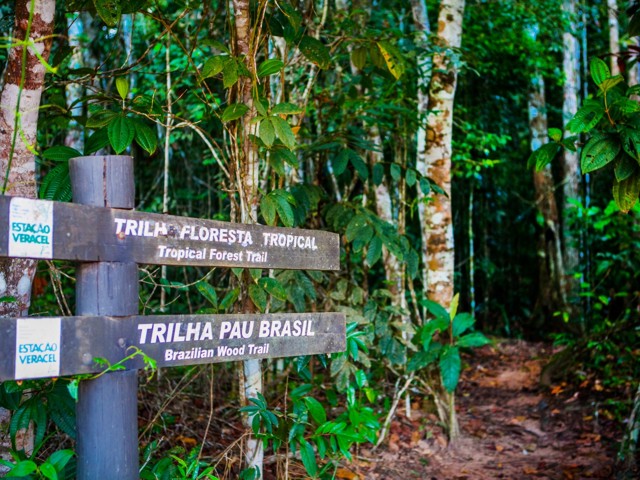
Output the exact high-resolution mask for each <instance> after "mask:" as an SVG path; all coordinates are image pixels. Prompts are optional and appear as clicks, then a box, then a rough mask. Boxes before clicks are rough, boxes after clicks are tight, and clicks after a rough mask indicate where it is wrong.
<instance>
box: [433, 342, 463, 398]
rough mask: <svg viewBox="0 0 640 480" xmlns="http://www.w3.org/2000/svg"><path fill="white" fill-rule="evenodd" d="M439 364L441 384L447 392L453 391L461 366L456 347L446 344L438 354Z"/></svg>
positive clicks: (458, 378) (458, 351)
mask: <svg viewBox="0 0 640 480" xmlns="http://www.w3.org/2000/svg"><path fill="white" fill-rule="evenodd" d="M439 364H440V375H441V376H442V385H443V386H444V388H445V389H446V390H447V391H448V392H450V393H453V392H454V391H455V389H456V387H457V386H458V381H459V380H460V369H461V368H462V362H461V360H460V350H458V347H451V346H449V345H446V346H445V347H444V350H443V352H442V355H441V356H440V362H439Z"/></svg>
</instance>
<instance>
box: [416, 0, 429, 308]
mask: <svg viewBox="0 0 640 480" xmlns="http://www.w3.org/2000/svg"><path fill="white" fill-rule="evenodd" d="M411 12H412V14H413V25H414V28H415V29H416V44H417V45H419V46H421V47H423V48H421V49H419V50H418V56H417V58H416V62H417V64H418V78H417V92H418V98H417V101H418V122H419V124H418V131H417V132H416V155H417V157H416V170H418V172H420V173H422V174H424V173H425V172H426V171H427V167H426V165H425V159H426V156H427V130H426V128H425V124H426V120H427V112H428V111H429V81H430V79H431V72H432V66H433V59H432V56H431V55H429V54H428V52H427V50H426V48H424V47H426V44H427V42H428V40H429V38H428V37H429V34H430V33H431V31H430V27H429V17H428V15H427V3H426V1H425V0H411ZM426 206H427V198H426V196H425V195H424V193H422V190H421V189H420V188H418V218H419V219H420V226H421V233H422V239H423V241H422V252H421V256H422V264H423V265H425V266H426V265H428V263H429V262H428V260H427V258H428V252H427V242H426V239H427V238H428V237H429V230H428V227H427V219H426V216H427V214H426ZM427 277H428V275H427V268H424V269H423V270H422V284H423V286H424V287H425V288H426V286H427V285H428V278H427ZM425 313H426V311H423V315H424V314H425Z"/></svg>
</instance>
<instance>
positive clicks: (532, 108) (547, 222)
mask: <svg viewBox="0 0 640 480" xmlns="http://www.w3.org/2000/svg"><path fill="white" fill-rule="evenodd" d="M529 128H530V132H531V151H534V150H537V149H538V148H540V146H542V145H544V144H545V143H547V142H548V141H549V137H548V134H547V112H546V101H545V94H544V79H543V78H542V75H540V74H539V73H537V74H536V75H535V76H534V78H533V79H532V86H531V91H530V93H529ZM533 184H534V187H535V202H536V206H537V208H538V211H539V212H540V214H541V216H542V218H543V225H542V231H541V232H540V239H539V245H538V257H539V262H540V269H539V286H540V291H539V293H538V305H539V306H540V307H541V308H542V309H543V313H544V314H545V315H547V316H550V315H552V314H553V313H554V312H556V311H558V310H564V308H565V307H566V298H565V295H564V294H565V292H566V285H565V275H564V264H563V261H562V248H561V239H560V233H561V230H560V220H559V216H558V206H557V204H556V198H555V185H554V181H553V176H552V173H551V165H550V164H549V165H547V166H546V167H545V168H544V169H543V170H542V171H539V172H538V171H534V173H533Z"/></svg>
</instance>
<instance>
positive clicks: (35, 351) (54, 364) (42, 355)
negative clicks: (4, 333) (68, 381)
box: [15, 318, 60, 379]
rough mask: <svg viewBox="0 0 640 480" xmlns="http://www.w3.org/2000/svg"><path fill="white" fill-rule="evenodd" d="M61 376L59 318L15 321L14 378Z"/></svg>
mask: <svg viewBox="0 0 640 480" xmlns="http://www.w3.org/2000/svg"><path fill="white" fill-rule="evenodd" d="M59 375H60V318H25V319H18V320H17V322H16V375H15V378H16V379H22V378H43V377H57V376H59Z"/></svg>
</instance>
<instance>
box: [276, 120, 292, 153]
mask: <svg viewBox="0 0 640 480" xmlns="http://www.w3.org/2000/svg"><path fill="white" fill-rule="evenodd" d="M270 118H271V122H272V123H273V127H274V128H275V130H276V135H277V136H278V138H279V139H280V141H281V142H282V143H284V144H285V145H286V146H287V148H289V149H290V150H293V148H294V147H295V146H296V137H295V135H294V134H293V131H292V130H291V127H290V126H289V124H288V123H287V121H286V120H283V119H282V118H280V117H270Z"/></svg>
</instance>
